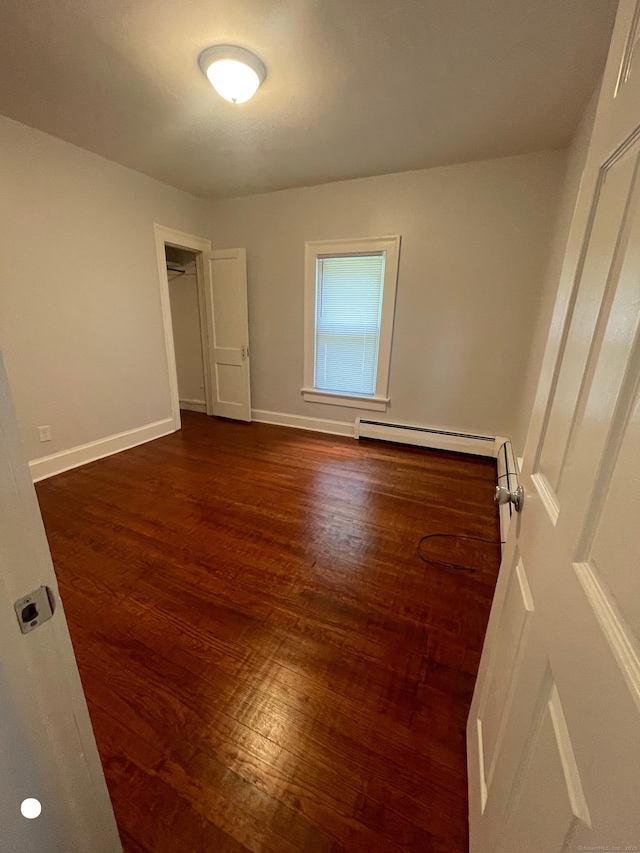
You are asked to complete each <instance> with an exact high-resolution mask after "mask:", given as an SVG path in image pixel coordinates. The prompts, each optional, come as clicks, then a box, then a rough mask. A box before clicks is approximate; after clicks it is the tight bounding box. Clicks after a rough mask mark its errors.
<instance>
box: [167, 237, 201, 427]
mask: <svg viewBox="0 0 640 853" xmlns="http://www.w3.org/2000/svg"><path fill="white" fill-rule="evenodd" d="M165 257H166V263H167V281H168V282H169V305H170V308H171V328H172V332H173V349H174V352H175V357H176V374H177V379H178V400H179V404H180V411H184V410H185V409H186V410H187V411H190V412H206V411H207V387H206V383H205V374H204V369H205V368H204V366H205V357H204V349H205V346H206V342H207V331H206V323H205V318H204V310H203V309H204V302H203V304H202V305H201V298H200V296H201V292H202V288H201V287H199V280H198V266H197V264H196V259H197V255H196V253H195V252H190V251H189V250H188V249H178V248H176V247H175V246H166V245H165Z"/></svg>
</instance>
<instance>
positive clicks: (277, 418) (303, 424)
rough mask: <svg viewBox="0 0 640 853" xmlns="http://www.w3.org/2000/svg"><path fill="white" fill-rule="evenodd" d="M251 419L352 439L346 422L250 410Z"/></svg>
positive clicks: (350, 424) (348, 424)
mask: <svg viewBox="0 0 640 853" xmlns="http://www.w3.org/2000/svg"><path fill="white" fill-rule="evenodd" d="M251 419H252V420H254V421H257V423H259V424H275V425H276V426H286V427H293V428H294V429H308V430H311V432H326V433H328V434H329V435H349V436H351V437H352V438H353V424H352V423H349V422H348V421H347V422H345V421H331V420H328V419H326V418H309V417H307V416H306V415H289V414H286V413H285V412H268V411H266V410H264V409H252V410H251Z"/></svg>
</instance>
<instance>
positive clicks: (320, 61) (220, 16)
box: [0, 0, 615, 197]
mask: <svg viewBox="0 0 640 853" xmlns="http://www.w3.org/2000/svg"><path fill="white" fill-rule="evenodd" d="M614 7H615V0H535V2H534V1H533V0H180V2H178V0H3V3H2V21H1V29H0V113H3V114H5V115H7V116H10V117H11V118H15V119H17V120H19V121H22V122H24V123H25V124H28V125H32V126H33V127H37V128H40V129H41V130H44V131H47V132H48V133H52V134H54V135H55V136H59V137H61V138H62V139H66V140H69V141H70V142H74V143H75V144H77V145H80V146H81V147H83V148H87V149H89V150H91V151H95V152H97V153H98V154H102V155H104V156H105V157H108V158H110V159H112V160H116V161H118V162H119V163H123V164H125V165H127V166H131V167H133V168H134V169H138V170H139V171H141V172H145V173H146V174H148V175H152V176H154V177H156V178H159V179H160V180H162V181H165V182H166V183H168V184H172V185H174V186H177V187H181V188H183V189H185V190H188V191H190V192H192V193H194V194H196V195H201V196H205V197H209V196H230V195H239V194H246V193H249V192H264V191H268V190H274V189H280V188H283V187H293V186H304V185H309V184H319V183H324V182H326V181H335V180H342V179H345V178H354V177H362V176H368V175H378V174H384V173H388V172H399V171H405V170H408V169H418V168H424V167H429V166H436V165H444V164H449V163H455V162H462V161H467V160H479V159H484V158H490V157H500V156H505V155H510V154H520V153H525V152H529V151H538V150H544V149H553V148H558V147H562V146H565V145H566V144H567V143H568V141H569V139H570V136H571V134H572V132H573V130H574V129H575V127H576V125H577V123H578V120H579V117H580V114H581V112H582V109H583V108H584V106H585V104H586V101H587V99H588V98H589V96H590V94H591V92H592V91H593V89H594V87H595V85H596V83H597V81H598V78H599V75H600V74H601V72H602V69H603V66H604V61H605V58H606V50H607V46H608V41H609V37H610V31H611V27H612V23H613V18H614ZM217 43H234V44H239V45H242V46H243V47H247V48H249V49H250V50H253V51H254V52H255V53H257V54H258V55H259V56H260V57H261V58H262V60H263V61H264V62H265V64H266V66H267V79H266V81H265V83H264V84H263V86H262V87H261V88H260V89H259V90H258V93H257V94H256V96H255V97H254V98H253V100H251V101H249V102H248V103H246V104H243V105H240V106H238V105H234V104H229V103H227V102H226V101H223V100H222V99H221V98H219V97H218V96H217V95H216V93H215V92H214V90H213V89H212V88H211V86H210V85H209V83H208V82H207V80H206V78H205V77H204V76H203V75H202V74H201V72H200V71H199V69H198V66H197V57H198V54H199V52H200V51H201V50H202V49H203V48H204V47H207V46H208V45H210V44H217Z"/></svg>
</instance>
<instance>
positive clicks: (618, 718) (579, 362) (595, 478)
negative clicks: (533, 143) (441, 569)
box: [468, 0, 640, 853]
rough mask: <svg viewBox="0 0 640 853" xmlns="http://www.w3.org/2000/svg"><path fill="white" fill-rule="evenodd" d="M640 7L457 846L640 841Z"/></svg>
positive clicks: (476, 703) (617, 62)
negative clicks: (466, 824)
mask: <svg viewBox="0 0 640 853" xmlns="http://www.w3.org/2000/svg"><path fill="white" fill-rule="evenodd" d="M639 22H640V2H638V0H622V2H621V4H620V8H619V12H618V19H617V23H616V27H615V30H614V35H613V41H612V45H611V50H610V55H609V60H608V64H607V69H606V72H605V77H604V82H603V88H602V92H601V95H600V101H599V105H598V110H597V115H596V122H595V127H594V131H593V135H592V139H591V145H590V148H589V154H588V157H587V162H586V167H585V172H584V175H583V180H582V184H581V189H580V193H579V197H578V202H577V206H576V210H575V213H574V219H573V224H572V227H571V231H570V236H569V241H568V247H567V254H566V258H565V263H564V268H563V274H562V281H561V284H560V290H559V295H558V299H557V303H556V309H555V314H554V319H553V323H552V328H551V332H550V337H549V341H548V344H547V350H546V354H545V360H544V365H543V369H542V374H541V379H540V385H539V388H538V394H537V398H536V405H535V411H534V417H533V420H532V425H531V427H530V431H529V437H528V439H527V446H526V450H525V457H524V470H523V485H524V488H525V501H524V507H523V510H522V513H521V514H520V515H519V516H518V517H517V522H516V524H513V523H512V525H511V529H510V531H509V537H508V543H507V547H506V548H505V555H504V559H503V564H502V567H501V570H500V576H499V580H498V585H497V589H496V596H495V600H494V604H493V609H492V612H491V618H490V621H489V629H488V632H487V637H486V640H485V647H484V651H483V656H482V662H481V666H480V673H479V677H478V682H477V685H476V691H475V695H474V699H473V704H472V707H471V714H470V718H469V726H468V750H469V797H470V834H471V851H472V853H488V851H496V853H515V851H518V853H525V851H530V853H556V851H578V850H619V851H631V850H633V851H635V850H638V849H640V395H639V389H640V180H639V177H638V165H639V162H640V48H638V37H639V35H640V28H639Z"/></svg>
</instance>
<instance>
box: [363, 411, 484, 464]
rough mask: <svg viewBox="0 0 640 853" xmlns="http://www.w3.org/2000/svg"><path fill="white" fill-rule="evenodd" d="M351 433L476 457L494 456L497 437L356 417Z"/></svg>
mask: <svg viewBox="0 0 640 853" xmlns="http://www.w3.org/2000/svg"><path fill="white" fill-rule="evenodd" d="M354 434H355V437H356V438H377V439H379V440H381V441H395V442H399V443H400V444H413V445H415V446H416V447H430V448H433V449H434V450H453V451H455V452H457V453H473V454H475V455H476V456H492V457H495V456H496V437H495V436H493V435H474V434H472V433H466V432H451V431H449V430H444V429H429V428H428V427H418V426H410V425H409V424H390V423H384V422H382V421H371V420H368V419H365V418H356V423H355V429H354Z"/></svg>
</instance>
